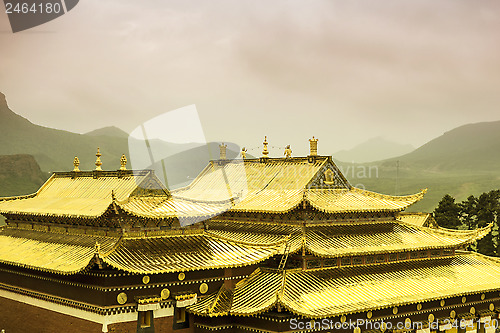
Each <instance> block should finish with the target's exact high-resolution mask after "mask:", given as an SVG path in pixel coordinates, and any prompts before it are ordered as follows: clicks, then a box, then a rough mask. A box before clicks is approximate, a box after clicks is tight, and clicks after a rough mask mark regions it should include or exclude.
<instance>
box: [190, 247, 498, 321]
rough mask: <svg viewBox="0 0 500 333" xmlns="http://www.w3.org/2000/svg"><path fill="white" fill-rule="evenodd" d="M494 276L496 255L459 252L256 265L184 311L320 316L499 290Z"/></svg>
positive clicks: (496, 270)
mask: <svg viewBox="0 0 500 333" xmlns="http://www.w3.org/2000/svg"><path fill="white" fill-rule="evenodd" d="M478 276H480V277H481V278H480V279H478V278H477V277H478ZM499 279H500V260H499V259H494V258H489V257H486V256H483V255H480V254H477V253H465V252H464V253H460V254H458V255H456V256H453V257H446V258H437V259H427V260H416V261H407V262H395V263H384V264H377V265H371V266H360V267H346V268H331V269H320V270H313V271H302V270H300V269H299V270H290V271H285V272H284V273H282V272H278V271H277V270H271V269H263V268H260V269H257V270H256V271H254V272H253V273H252V274H251V275H250V276H248V277H247V278H246V279H244V280H242V281H240V282H239V283H237V284H236V286H235V288H234V290H229V291H228V290H224V291H223V295H220V291H219V292H218V293H215V294H212V295H210V296H208V297H206V298H204V299H202V300H200V301H199V302H198V303H197V304H194V305H191V306H190V307H188V310H189V311H190V312H192V313H195V314H197V315H203V316H212V317H213V316H223V315H240V316H251V315H256V314H259V313H262V312H265V311H267V310H268V309H270V308H272V307H274V306H277V305H278V304H280V305H281V306H282V307H284V308H286V309H288V310H289V311H290V312H292V313H294V314H297V315H301V316H305V317H308V318H325V317H333V316H339V315H343V314H350V313H357V312H363V311H369V310H376V309H382V308H389V307H393V306H401V305H405V304H412V303H420V302H426V301H431V300H435V299H443V298H450V297H455V296H461V295H467V294H472V293H477V292H485V291H491V290H499V289H500V287H499V285H498V280H499ZM221 296H223V297H221Z"/></svg>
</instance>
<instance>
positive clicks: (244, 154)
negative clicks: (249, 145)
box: [241, 147, 247, 159]
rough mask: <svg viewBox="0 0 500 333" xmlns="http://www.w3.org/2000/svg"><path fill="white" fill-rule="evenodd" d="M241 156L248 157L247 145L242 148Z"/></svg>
mask: <svg viewBox="0 0 500 333" xmlns="http://www.w3.org/2000/svg"><path fill="white" fill-rule="evenodd" d="M241 158H242V159H245V158H247V149H246V148H245V147H243V148H241Z"/></svg>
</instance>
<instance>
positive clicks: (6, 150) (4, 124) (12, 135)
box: [0, 93, 218, 172]
mask: <svg viewBox="0 0 500 333" xmlns="http://www.w3.org/2000/svg"><path fill="white" fill-rule="evenodd" d="M132 140H133V142H132V147H134V149H145V147H146V146H145V144H144V143H143V142H141V141H139V140H134V139H132ZM149 144H150V146H151V149H152V151H153V154H154V155H155V157H157V155H161V154H163V153H168V154H169V155H173V154H176V153H178V152H182V151H184V150H186V149H191V148H193V147H194V146H195V145H193V144H191V143H187V144H174V143H168V142H163V141H160V140H154V139H153V140H150V142H149ZM97 147H100V150H101V153H102V157H101V160H102V162H103V166H102V167H103V169H105V170H115V169H118V168H119V167H120V157H121V155H122V154H126V155H127V157H129V161H130V153H129V140H128V134H127V133H126V132H124V131H122V130H120V129H119V128H116V127H104V128H101V129H98V130H95V131H92V132H90V133H87V134H76V133H71V132H67V131H62V130H56V129H52V128H47V127H43V126H39V125H35V124H33V123H31V122H30V121H29V120H27V119H25V118H23V117H21V116H19V115H17V114H16V113H14V112H13V111H12V110H10V108H9V107H8V105H7V101H6V98H5V95H3V94H2V93H0V155H11V154H30V155H32V156H33V157H34V158H35V160H36V161H37V162H38V164H39V165H40V168H41V169H42V170H43V171H48V172H53V171H71V170H72V169H73V159H74V157H75V156H78V158H79V160H80V163H81V164H80V169H81V170H92V169H94V168H95V165H94V163H95V159H96V157H95V153H96V151H97ZM137 147H139V148H137ZM217 156H218V155H217ZM146 157H147V158H149V155H148V154H147V152H146ZM205 162H208V161H205ZM128 167H129V168H130V167H131V163H129V164H128Z"/></svg>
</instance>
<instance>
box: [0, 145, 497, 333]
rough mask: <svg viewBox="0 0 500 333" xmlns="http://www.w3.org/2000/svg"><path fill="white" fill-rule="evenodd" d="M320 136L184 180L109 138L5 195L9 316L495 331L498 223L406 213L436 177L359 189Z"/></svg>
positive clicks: (160, 326) (157, 324)
mask: <svg viewBox="0 0 500 333" xmlns="http://www.w3.org/2000/svg"><path fill="white" fill-rule="evenodd" d="M317 144H318V140H317V139H314V138H313V139H311V140H310V154H309V155H308V156H305V157H294V156H292V150H291V148H290V147H289V146H288V147H287V148H286V150H285V153H284V157H281V158H272V157H269V151H268V149H267V145H268V142H267V138H266V140H265V141H264V149H263V152H262V157H260V158H246V149H243V150H242V157H243V158H241V159H236V160H228V159H226V151H225V150H226V146H225V145H224V144H223V145H221V158H220V159H218V160H213V161H210V162H209V163H208V165H207V166H206V168H205V169H204V170H203V171H202V172H201V173H200V174H199V175H198V176H197V177H196V179H194V180H193V182H192V183H191V184H190V185H189V186H187V187H184V188H180V189H177V190H174V191H169V190H168V189H167V188H165V187H164V186H163V184H162V183H161V181H160V180H159V179H158V178H157V177H156V176H155V174H154V172H153V171H151V170H127V168H126V164H127V160H126V158H125V156H123V157H122V160H121V164H122V167H121V168H120V169H119V170H115V171H104V170H102V162H101V159H100V157H101V154H100V153H99V152H98V153H97V160H96V170H92V171H81V170H79V160H78V158H75V160H74V169H73V171H68V172H56V173H54V174H53V175H52V176H51V177H50V178H49V179H48V180H47V182H46V183H45V184H44V185H43V186H42V187H41V188H40V189H39V190H38V191H37V192H36V193H34V194H31V195H26V196H18V197H9V198H0V214H2V215H3V216H5V218H6V224H7V225H6V226H4V227H2V228H1V230H0V307H1V310H0V311H1V312H0V330H1V329H5V332H6V333H16V332H144V333H146V332H149V333H151V332H174V331H176V332H179V333H188V332H197V333H209V332H213V331H217V332H221V333H226V332H227V333H230V332H238V333H243V332H259V333H275V332H276V333H278V332H291V331H299V332H312V331H315V332H333V331H345V332H353V333H361V332H384V331H388V332H389V331H390V332H415V333H430V332H431V331H435V332H437V331H442V332H445V331H446V332H449V333H456V332H460V333H492V332H494V331H495V327H494V325H493V324H494V323H495V321H496V320H497V319H498V313H499V312H500V311H499V310H500V260H499V259H496V258H491V257H486V256H483V255H480V254H478V253H475V252H470V251H467V250H468V249H469V247H470V245H471V244H474V243H475V242H476V241H477V240H479V239H481V238H482V237H484V236H485V235H486V234H488V233H489V232H491V227H492V225H489V226H488V227H485V228H481V229H476V230H466V231H465V230H449V229H443V228H441V227H439V226H438V225H437V224H436V223H435V222H434V220H433V219H432V216H431V215H430V214H424V213H407V212H404V210H405V209H406V208H407V207H409V206H410V205H412V204H414V203H415V202H417V201H418V200H420V199H421V198H422V197H423V196H424V194H425V192H426V191H425V190H422V191H421V192H419V193H416V194H413V195H407V196H390V195H383V194H378V193H374V192H370V191H367V190H363V189H359V188H355V187H353V186H351V185H350V183H349V182H348V180H347V179H346V178H345V177H344V175H343V174H342V172H341V171H340V170H339V168H338V167H337V166H336V165H335V163H334V162H333V160H332V158H331V157H330V156H321V155H318V153H317V151H318V150H317ZM455 320H458V321H460V322H462V323H465V324H466V325H462V326H463V327H456V326H455V325H453V322H454V321H455ZM352 323H357V325H356V326H353V325H352ZM400 323H404V324H405V326H404V327H400V326H398V325H399V324H400ZM348 324H350V325H348Z"/></svg>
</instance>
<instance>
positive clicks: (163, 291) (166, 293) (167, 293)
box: [160, 288, 170, 299]
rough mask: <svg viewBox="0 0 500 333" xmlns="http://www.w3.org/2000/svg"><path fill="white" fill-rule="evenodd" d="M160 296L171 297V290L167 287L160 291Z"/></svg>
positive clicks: (163, 297)
mask: <svg viewBox="0 0 500 333" xmlns="http://www.w3.org/2000/svg"><path fill="white" fill-rule="evenodd" d="M160 296H161V298H162V299H167V298H169V297H170V290H168V289H167V288H165V289H163V290H162V291H161V293H160Z"/></svg>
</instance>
